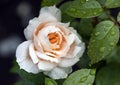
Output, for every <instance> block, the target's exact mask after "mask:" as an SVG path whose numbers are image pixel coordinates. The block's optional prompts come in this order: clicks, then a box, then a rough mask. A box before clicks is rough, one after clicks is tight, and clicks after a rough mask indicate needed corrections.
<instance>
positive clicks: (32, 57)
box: [29, 44, 39, 64]
mask: <svg viewBox="0 0 120 85" xmlns="http://www.w3.org/2000/svg"><path fill="white" fill-rule="evenodd" d="M29 54H30V57H31V59H32V61H33V63H34V64H37V63H38V62H39V59H38V58H37V55H36V54H35V50H34V47H33V44H31V45H30V46H29Z"/></svg>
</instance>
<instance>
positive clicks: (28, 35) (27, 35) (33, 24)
mask: <svg viewBox="0 0 120 85" xmlns="http://www.w3.org/2000/svg"><path fill="white" fill-rule="evenodd" d="M40 23H41V21H40V19H39V18H34V19H32V20H30V21H29V25H28V26H27V27H26V29H24V35H25V38H26V39H27V40H31V39H32V38H33V32H34V30H35V28H37V27H38V25H39V24H40Z"/></svg>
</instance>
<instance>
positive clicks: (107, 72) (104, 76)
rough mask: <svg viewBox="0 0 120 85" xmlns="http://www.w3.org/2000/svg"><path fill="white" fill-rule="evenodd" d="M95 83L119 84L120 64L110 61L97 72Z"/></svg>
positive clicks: (105, 84) (100, 84) (101, 84)
mask: <svg viewBox="0 0 120 85" xmlns="http://www.w3.org/2000/svg"><path fill="white" fill-rule="evenodd" d="M95 83H96V84H95V85H120V64H117V63H116V64H115V63H111V64H109V65H107V66H105V67H103V68H102V69H100V70H99V71H98V73H97V76H96V80H95Z"/></svg>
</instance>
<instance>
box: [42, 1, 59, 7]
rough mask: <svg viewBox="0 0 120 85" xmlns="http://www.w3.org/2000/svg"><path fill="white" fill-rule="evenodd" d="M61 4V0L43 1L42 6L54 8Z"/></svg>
mask: <svg viewBox="0 0 120 85" xmlns="http://www.w3.org/2000/svg"><path fill="white" fill-rule="evenodd" d="M59 2H60V0H42V2H41V6H42V7H43V6H52V5H56V4H58V3H59Z"/></svg>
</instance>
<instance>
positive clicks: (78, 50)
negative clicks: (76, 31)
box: [66, 43, 85, 58]
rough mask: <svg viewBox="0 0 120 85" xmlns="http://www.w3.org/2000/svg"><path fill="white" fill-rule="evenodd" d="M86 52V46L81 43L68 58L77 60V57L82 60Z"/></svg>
mask: <svg viewBox="0 0 120 85" xmlns="http://www.w3.org/2000/svg"><path fill="white" fill-rule="evenodd" d="M71 50H72V49H71ZM84 50H85V45H84V43H81V46H75V48H74V50H73V52H72V53H68V55H67V57H66V58H75V57H78V58H80V57H81V56H82V55H83V52H84Z"/></svg>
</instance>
